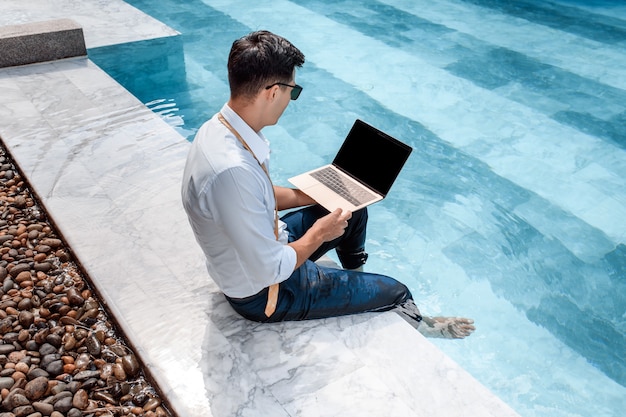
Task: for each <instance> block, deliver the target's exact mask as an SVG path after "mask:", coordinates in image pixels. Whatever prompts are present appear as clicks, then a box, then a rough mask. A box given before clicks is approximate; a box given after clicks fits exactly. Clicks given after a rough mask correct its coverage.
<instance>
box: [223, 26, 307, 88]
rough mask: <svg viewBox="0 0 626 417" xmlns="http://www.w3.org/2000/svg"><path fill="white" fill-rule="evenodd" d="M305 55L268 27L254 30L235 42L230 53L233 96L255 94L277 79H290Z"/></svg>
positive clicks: (229, 68) (285, 80)
mask: <svg viewBox="0 0 626 417" xmlns="http://www.w3.org/2000/svg"><path fill="white" fill-rule="evenodd" d="M302 64H304V55H303V54H302V52H300V50H299V49H298V48H296V47H295V46H294V45H293V44H292V43H291V42H289V41H288V40H287V39H285V38H283V37H281V36H278V35H275V34H273V33H271V32H268V31H266V30H261V31H257V32H252V33H250V34H248V35H246V36H244V37H242V38H240V39H237V40H236V41H235V42H233V46H232V48H231V49H230V54H229V55H228V83H229V84H230V94H231V97H250V98H251V97H254V96H255V95H256V94H258V92H259V91H260V90H261V89H263V88H265V87H267V86H268V85H271V84H273V83H276V82H289V81H291V78H292V76H293V70H294V68H295V67H301V66H302Z"/></svg>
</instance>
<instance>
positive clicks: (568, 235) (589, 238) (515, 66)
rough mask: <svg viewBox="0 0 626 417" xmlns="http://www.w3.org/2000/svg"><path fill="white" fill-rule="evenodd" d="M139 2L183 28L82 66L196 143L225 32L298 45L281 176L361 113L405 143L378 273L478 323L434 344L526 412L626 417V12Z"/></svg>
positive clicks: (413, 1)
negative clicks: (463, 335)
mask: <svg viewBox="0 0 626 417" xmlns="http://www.w3.org/2000/svg"><path fill="white" fill-rule="evenodd" d="M128 2H129V3H130V4H132V5H134V6H135V7H137V8H139V9H141V10H143V11H144V12H146V13H148V14H150V15H151V16H153V17H155V18H157V19H159V20H161V21H162V22H164V23H166V24H167V25H169V26H171V27H172V28H174V29H176V30H178V31H179V32H180V33H181V35H180V36H178V37H173V38H164V39H155V40H151V41H145V42H137V43H132V44H125V45H116V46H111V47H103V48H97V49H91V50H90V51H89V56H90V58H91V59H92V60H93V61H94V62H95V63H96V64H98V65H100V66H101V67H102V68H103V69H105V70H106V71H107V72H108V73H109V74H111V75H112V76H113V77H115V78H116V79H117V80H118V81H119V82H120V83H121V84H122V85H124V86H125V87H126V88H127V89H128V90H129V91H131V92H132V93H133V94H135V95H136V96H137V97H138V98H139V99H140V100H142V101H143V102H144V103H146V105H147V106H149V107H150V108H152V109H153V110H154V111H156V112H158V113H159V114H161V115H162V116H163V117H164V118H165V119H166V120H168V121H169V123H171V124H172V126H174V127H175V128H176V129H178V130H179V131H180V132H181V134H183V135H184V136H186V137H187V138H188V139H189V140H193V135H194V133H195V131H196V130H197V129H198V127H199V126H200V125H201V124H202V123H203V122H204V121H205V120H206V119H208V118H209V117H211V116H212V115H213V114H214V113H215V112H216V111H218V110H219V109H220V108H221V106H222V105H223V103H224V102H225V101H226V100H227V98H228V84H227V74H226V59H227V55H228V51H229V49H230V45H231V43H232V41H233V40H234V39H236V38H238V37H240V36H242V35H243V34H245V33H248V32H250V31H252V30H257V29H269V30H271V31H274V32H276V33H278V34H281V35H283V36H285V37H287V38H288V39H290V40H291V41H292V42H293V43H294V44H295V45H296V46H298V47H299V48H300V49H301V50H302V51H303V52H304V54H305V56H306V58H307V62H306V63H305V65H304V67H303V68H302V69H300V70H299V71H298V73H297V82H298V83H299V84H301V85H302V86H303V87H304V91H303V93H302V95H301V96H300V98H299V99H298V100H297V101H296V102H292V103H291V104H290V106H289V107H288V109H287V111H286V112H285V114H284V115H283V117H282V119H281V121H280V123H279V125H278V126H274V127H270V128H267V129H266V130H265V134H266V136H267V137H268V138H269V139H270V140H271V142H272V149H273V153H272V158H273V161H272V177H273V179H274V181H275V183H277V184H283V185H287V181H286V179H287V178H288V177H289V176H291V175H293V174H295V173H299V172H301V171H303V170H305V169H307V168H313V167H315V166H317V165H319V164H321V163H326V162H328V161H329V160H330V159H331V158H332V156H333V155H334V153H335V152H336V151H337V149H338V146H339V145H340V143H341V141H342V140H343V138H344V136H345V135H346V134H347V132H348V130H349V128H350V126H351V125H352V123H353V121H354V119H355V118H357V117H358V118H362V119H364V120H366V121H368V122H369V123H371V124H373V125H375V126H377V127H379V128H380V129H382V130H384V131H386V132H388V133H389V134H391V135H393V136H395V137H397V138H399V139H401V140H403V141H405V142H407V143H409V144H410V145H411V146H412V147H413V148H414V152H413V154H412V155H411V157H410V159H409V161H408V162H407V165H406V166H405V169H404V170H403V171H402V173H401V175H400V177H399V179H398V181H397V183H396V184H395V185H394V187H393V188H392V190H391V193H390V195H389V196H388V198H387V199H386V200H384V201H383V202H381V203H378V204H376V205H374V206H372V208H371V210H370V213H371V223H370V228H369V235H368V242H367V245H368V251H369V252H370V260H369V262H368V265H367V269H368V270H371V271H375V272H381V273H386V274H389V275H392V276H394V277H396V278H398V279H400V280H402V281H403V282H405V283H407V285H408V286H409V287H410V288H411V291H412V292H413V293H414V295H415V298H416V299H417V300H418V304H419V305H420V307H421V308H422V310H423V311H424V312H427V313H429V314H458V315H467V316H470V317H473V318H474V319H475V320H476V323H477V327H478V330H477V332H476V333H475V334H474V335H473V336H472V337H470V338H468V339H466V340H463V341H439V340H434V343H436V344H437V345H438V346H439V347H440V348H441V349H442V350H443V351H444V352H446V353H447V354H448V355H450V356H451V357H452V358H453V359H455V360H456V361H457V362H458V363H460V364H461V365H462V366H463V367H464V368H465V369H467V370H468V371H469V372H470V373H471V374H472V375H473V376H474V377H476V378H477V379H478V380H479V381H481V382H482V383H483V384H484V385H485V386H487V387H488V388H489V389H490V390H492V391H493V392H494V393H496V394H497V395H499V396H500V397H501V398H502V399H503V400H504V401H505V402H507V403H508V404H509V405H511V406H512V407H513V408H514V409H515V410H516V411H517V412H518V413H519V414H520V415H522V416H524V417H534V416H546V417H548V416H549V417H559V416H584V417H592V416H593V417H596V416H616V415H621V414H622V413H623V410H624V409H626V245H625V242H626V221H625V220H624V219H625V218H626V52H625V51H626V5H625V4H624V3H623V2H621V1H608V0H606V1H602V0H598V1H594V2H589V1H582V0H580V1H576V0H558V1H552V2H545V1H540V0H518V1H515V2H503V1H497V0H467V1H461V0H458V1H455V0H442V1H437V2H432V1H422V0H385V1H356V0H354V1H337V0H292V1H272V2H256V3H254V4H252V5H251V4H250V3H249V2H244V1H237V0H229V1H226V0H213V1H212V0H204V1H199V0H191V1H185V2H178V1H175V0H162V1H160V2H152V1H149V0H129V1H128ZM416 354H419V353H416Z"/></svg>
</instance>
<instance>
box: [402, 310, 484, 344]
mask: <svg viewBox="0 0 626 417" xmlns="http://www.w3.org/2000/svg"><path fill="white" fill-rule="evenodd" d="M396 312H397V313H398V314H399V315H400V317H402V318H403V319H404V320H406V321H407V322H408V323H409V324H410V325H411V326H413V327H415V328H416V329H417V330H419V332H420V333H421V334H423V335H424V336H426V337H437V338H444V339H463V338H465V337H467V336H469V335H470V334H472V332H474V330H476V327H474V320H472V319H466V318H464V317H427V316H422V314H421V313H420V310H419V308H417V306H416V305H415V302H413V300H407V301H405V302H404V303H402V304H400V305H398V306H397V307H396Z"/></svg>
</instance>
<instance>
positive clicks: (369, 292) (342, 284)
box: [229, 261, 421, 322]
mask: <svg viewBox="0 0 626 417" xmlns="http://www.w3.org/2000/svg"><path fill="white" fill-rule="evenodd" d="M266 291H267V290H263V291H261V292H260V293H259V294H257V295H255V296H252V297H248V298H246V299H243V300H233V299H229V302H230V303H231V305H232V306H233V308H235V310H236V311H237V312H238V313H239V314H241V315H242V316H243V317H245V318H247V319H250V320H254V321H260V322H276V321H292V320H309V319H319V318H326V317H336V316H343V315H347V314H357V313H364V312H374V311H386V310H391V309H393V308H395V307H397V306H398V305H402V304H403V303H405V302H407V300H411V299H412V296H411V293H410V292H409V289H408V288H407V287H406V286H405V285H404V284H402V283H400V282H399V281H397V280H395V279H393V278H391V277H387V276H385V275H379V274H371V273H365V272H356V271H346V270H342V269H336V268H326V267H322V266H319V265H317V264H315V263H314V262H312V261H306V262H305V263H304V265H302V266H301V267H300V268H298V269H297V270H296V271H294V273H293V274H292V275H291V277H289V279H287V280H286V281H284V282H281V283H280V290H279V294H278V304H277V307H276V311H275V312H274V314H273V315H272V316H271V317H266V316H265V314H264V309H265V301H266V300H267V294H266ZM415 319H417V320H420V319H421V317H415Z"/></svg>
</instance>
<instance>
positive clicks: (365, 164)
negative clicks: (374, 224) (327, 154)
mask: <svg viewBox="0 0 626 417" xmlns="http://www.w3.org/2000/svg"><path fill="white" fill-rule="evenodd" d="M412 150H413V149H412V148H411V147H410V146H408V145H407V144H405V143H402V142H400V141H399V140H397V139H395V138H393V137H391V136H389V135H388V134H386V133H384V132H381V131H380V130H378V129H376V128H375V127H373V126H371V125H369V124H367V123H365V122H364V121H362V120H359V119H357V120H356V121H355V122H354V125H353V126H352V129H350V132H349V133H348V136H347V137H346V139H345V140H344V142H343V144H342V145H341V148H340V149H339V152H338V153H337V155H336V156H335V159H334V160H333V162H332V163H331V164H329V165H325V166H323V167H320V168H316V169H314V170H311V171H308V172H305V173H304V174H300V175H297V176H295V177H292V178H289V180H288V181H289V182H290V183H291V184H293V185H294V186H296V187H297V188H299V189H300V190H302V191H303V192H304V193H306V194H307V195H309V196H310V197H312V198H313V199H314V200H315V201H317V202H318V203H319V204H320V205H322V206H323V207H324V208H326V209H327V210H328V211H331V212H332V211H335V210H336V209H337V208H341V209H344V210H350V211H355V210H359V209H361V208H363V207H365V206H368V205H370V204H372V203H375V202H377V201H380V200H382V199H383V198H385V197H386V196H387V193H388V192H389V190H390V189H391V186H392V185H393V183H394V182H395V180H396V178H397V177H398V174H399V173H400V170H401V169H402V167H403V166H404V163H405V162H406V160H407V159H408V158H409V155H410V154H411V151H412Z"/></svg>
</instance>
